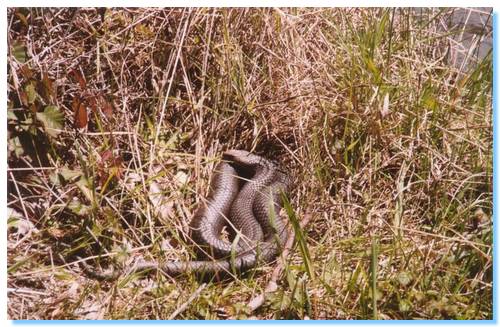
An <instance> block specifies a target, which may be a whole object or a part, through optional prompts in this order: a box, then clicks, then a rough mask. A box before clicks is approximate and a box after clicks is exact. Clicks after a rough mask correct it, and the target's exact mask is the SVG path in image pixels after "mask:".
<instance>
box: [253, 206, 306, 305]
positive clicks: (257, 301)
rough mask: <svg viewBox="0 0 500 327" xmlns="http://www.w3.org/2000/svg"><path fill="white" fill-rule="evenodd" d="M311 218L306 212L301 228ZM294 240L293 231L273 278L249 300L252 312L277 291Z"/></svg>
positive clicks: (272, 275)
mask: <svg viewBox="0 0 500 327" xmlns="http://www.w3.org/2000/svg"><path fill="white" fill-rule="evenodd" d="M311 218H312V215H311V214H310V213H306V214H305V215H304V219H302V220H301V221H300V228H304V227H305V226H306V225H307V224H308V223H309V221H310V220H311ZM294 241H295V234H294V233H292V234H291V235H290V237H289V238H288V240H287V242H286V244H285V248H284V249H283V252H282V253H281V258H282V259H283V260H281V261H280V262H279V263H278V265H277V266H276V267H275V268H274V270H273V273H272V274H271V280H270V281H269V283H268V284H267V286H266V288H265V289H264V292H262V293H261V294H259V295H257V296H255V297H253V298H252V299H251V300H250V301H249V302H248V304H247V306H248V308H249V311H250V312H253V311H255V310H256V309H257V308H259V307H260V306H261V305H262V304H264V301H265V299H266V296H267V295H269V294H270V293H273V292H275V291H276V290H277V289H278V285H277V284H276V281H277V280H278V278H279V276H280V274H281V272H282V271H283V262H284V261H285V260H286V258H287V257H288V254H289V253H290V250H291V249H292V246H293V242H294Z"/></svg>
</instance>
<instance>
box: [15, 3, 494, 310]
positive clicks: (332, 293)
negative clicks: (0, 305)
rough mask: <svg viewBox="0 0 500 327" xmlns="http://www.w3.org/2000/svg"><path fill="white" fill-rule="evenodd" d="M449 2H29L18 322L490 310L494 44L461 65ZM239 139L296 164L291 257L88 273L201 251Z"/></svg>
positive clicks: (20, 103) (18, 130)
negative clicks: (220, 267) (228, 266)
mask: <svg viewBox="0 0 500 327" xmlns="http://www.w3.org/2000/svg"><path fill="white" fill-rule="evenodd" d="M450 13H451V9H440V10H438V9H429V10H424V11H416V12H415V11H411V10H408V9H376V8H374V9H321V8H312V9H304V8H292V9H269V8H262V9H203V8H201V9H195V10H191V9H164V10H161V9H126V10H125V9H106V10H96V9H92V8H84V9H76V8H75V9H46V8H35V9H24V8H11V9H9V10H8V17H7V18H8V24H9V25H8V26H9V27H8V47H9V53H8V76H7V82H8V103H7V105H8V132H9V134H8V159H7V160H8V167H9V171H8V190H9V194H8V207H9V208H11V209H12V210H13V211H11V212H10V214H9V233H8V267H9V269H8V287H9V288H10V291H9V293H8V296H9V306H8V315H9V318H10V319H93V318H102V319H169V318H174V319H227V318H237V319H245V318H250V317H256V318H259V319H307V318H310V319H492V315H493V312H492V263H493V262H492V222H491V216H492V121H491V113H492V105H491V96H492V54H491V52H490V53H489V54H488V55H486V57H485V58H483V59H481V60H480V61H479V62H478V63H477V64H473V63H472V62H473V58H466V61H467V62H466V63H467V65H460V66H458V67H457V66H454V65H452V64H450V62H451V58H452V56H451V55H452V54H453V53H454V51H456V49H453V48H450V44H453V42H451V43H450V39H451V38H454V37H455V36H457V35H460V33H461V30H460V29H448V30H444V29H443V28H442V24H441V23H442V22H443V21H446V19H447V17H448V16H449V15H450ZM473 52H474V51H471V53H473ZM47 108H49V109H47ZM85 112H87V113H88V118H87V117H86V116H85ZM80 127H82V128H80ZM231 148H238V149H246V150H251V151H254V152H255V153H258V154H261V155H263V156H265V157H268V158H274V159H275V160H276V161H278V162H279V163H280V165H281V166H282V167H283V168H285V170H286V171H287V172H289V174H290V176H291V177H292V179H293V188H292V191H291V192H290V194H289V197H288V198H289V199H290V201H289V203H287V205H286V206H285V207H286V208H285V209H286V210H285V212H284V213H282V214H284V215H285V216H288V217H289V220H290V222H291V228H292V227H293V230H294V231H295V232H296V241H295V243H294V247H293V248H292V250H291V251H290V253H289V255H288V257H287V258H286V259H285V260H283V259H281V258H279V259H277V263H275V264H270V265H267V266H265V267H260V268H258V269H257V270H256V271H254V272H252V273H250V274H249V275H248V276H245V277H244V278H236V279H232V280H228V281H222V282H221V281H216V280H209V281H202V280H197V279H196V278H195V276H191V275H186V276H179V277H176V278H170V277H167V276H163V275H161V274H159V273H151V274H148V275H144V274H141V275H129V276H123V277H121V278H119V279H118V280H117V281H114V282H99V281H96V280H92V279H89V278H88V277H87V276H86V275H85V274H84V273H83V272H82V270H81V268H80V267H79V265H78V264H76V263H75V261H77V258H76V257H77V256H81V257H83V258H84V259H86V260H89V261H88V262H89V263H90V264H92V265H95V266H96V267H101V268H103V269H106V267H108V266H110V265H115V266H116V265H125V266H127V265H132V264H133V263H134V262H135V261H136V260H139V259H144V260H189V259H190V258H192V257H193V255H194V249H193V248H192V246H191V243H190V240H189V236H188V233H187V232H188V223H189V221H190V219H191V216H192V214H193V212H194V210H195V209H196V205H197V204H198V203H200V202H201V201H203V200H204V199H205V196H206V192H207V190H208V183H209V179H210V176H211V172H212V170H213V167H214V164H215V163H216V162H217V160H218V159H219V158H220V155H221V153H222V152H223V151H224V150H226V149H231ZM306 216H310V217H311V220H310V222H309V224H307V225H306V226H305V227H303V228H301V227H300V221H301V220H302V219H304V217H306ZM277 264H282V265H283V271H282V273H281V274H280V275H279V278H278V280H277V283H278V288H277V290H276V291H275V292H273V293H271V294H269V295H268V297H267V299H266V301H265V302H264V304H263V305H262V306H261V307H260V308H258V309H257V310H255V311H253V312H251V310H249V308H248V306H247V304H248V302H249V301H250V299H252V298H253V297H255V296H256V295H258V294H261V293H262V292H263V290H264V289H265V288H266V285H267V284H268V282H269V279H270V275H271V271H272V270H273V268H274V266H276V265H277Z"/></svg>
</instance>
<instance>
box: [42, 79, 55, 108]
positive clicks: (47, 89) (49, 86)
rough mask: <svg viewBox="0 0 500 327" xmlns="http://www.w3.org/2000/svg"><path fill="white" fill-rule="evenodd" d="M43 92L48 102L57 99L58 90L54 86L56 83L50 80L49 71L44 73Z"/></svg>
mask: <svg viewBox="0 0 500 327" xmlns="http://www.w3.org/2000/svg"><path fill="white" fill-rule="evenodd" d="M41 89H42V94H43V96H44V97H45V99H46V100H47V102H51V100H55V98H56V90H55V88H54V83H53V82H52V81H51V80H50V78H49V76H48V75H47V73H45V72H44V73H42V87H41Z"/></svg>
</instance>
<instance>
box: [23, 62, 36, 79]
mask: <svg viewBox="0 0 500 327" xmlns="http://www.w3.org/2000/svg"><path fill="white" fill-rule="evenodd" d="M21 75H22V76H23V77H24V78H26V79H27V80H28V79H31V78H32V77H33V71H32V70H31V68H29V66H28V65H26V64H24V65H21Z"/></svg>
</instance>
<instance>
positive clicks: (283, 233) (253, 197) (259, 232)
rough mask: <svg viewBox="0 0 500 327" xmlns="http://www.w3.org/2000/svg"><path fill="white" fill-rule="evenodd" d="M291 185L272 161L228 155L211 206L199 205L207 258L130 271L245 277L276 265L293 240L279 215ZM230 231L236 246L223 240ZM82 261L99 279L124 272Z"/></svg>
mask: <svg viewBox="0 0 500 327" xmlns="http://www.w3.org/2000/svg"><path fill="white" fill-rule="evenodd" d="M289 186H290V180H289V178H288V176H287V175H286V174H285V173H284V172H283V171H281V170H279V169H278V167H277V166H276V165H275V164H274V163H272V162H271V161H269V160H267V159H265V158H263V157H260V156H257V155H254V154H251V153H249V152H247V151H244V150H229V151H226V152H225V153H224V154H223V160H222V161H221V162H220V163H219V164H218V165H217V166H216V168H215V172H214V174H213V177H212V180H211V183H210V191H209V194H208V197H207V201H205V202H203V203H201V204H200V205H199V206H198V209H197V210H196V212H195V214H194V216H193V218H192V220H191V223H190V231H191V237H192V239H193V241H194V243H195V245H196V246H197V247H198V250H199V251H198V252H199V253H202V254H204V256H205V258H203V260H201V259H200V260H196V261H185V262H180V261H179V262H178V261H169V262H164V263H158V262H140V263H137V264H135V265H134V266H133V267H132V268H131V269H129V270H128V272H129V273H134V272H140V271H144V270H159V271H161V272H163V273H164V274H167V275H170V276H173V275H178V274H181V273H184V272H193V273H196V274H199V275H205V274H208V275H213V274H226V273H231V272H238V273H240V272H244V271H247V270H249V269H251V268H254V267H256V266H258V265H261V264H264V263H268V262H270V261H272V260H273V259H274V258H275V257H276V256H277V255H278V253H279V252H280V249H281V247H282V246H283V245H284V243H285V241H286V239H287V237H288V235H287V228H286V225H285V222H284V221H283V220H282V219H281V218H280V215H279V212H280V209H281V207H282V204H283V203H282V197H281V192H286V191H287V190H288V188H289ZM225 226H230V228H229V230H230V231H231V233H230V234H232V236H233V240H232V242H230V241H227V240H223V239H222V238H221V233H222V230H223V228H224V227H225ZM82 262H83V267H84V270H85V271H86V272H87V274H89V275H90V276H92V277H94V278H97V279H104V280H112V279H116V278H117V277H119V276H120V272H119V271H112V272H97V271H95V270H94V269H93V268H92V267H91V266H90V265H88V264H87V263H85V262H84V261H82Z"/></svg>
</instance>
